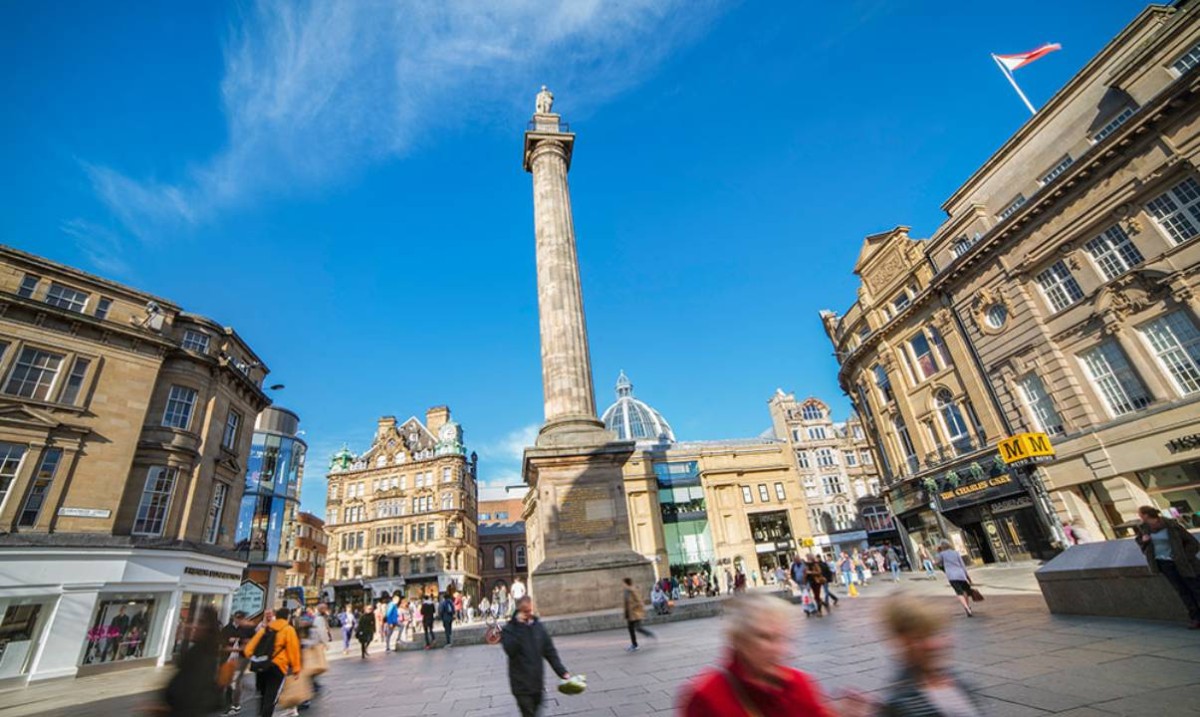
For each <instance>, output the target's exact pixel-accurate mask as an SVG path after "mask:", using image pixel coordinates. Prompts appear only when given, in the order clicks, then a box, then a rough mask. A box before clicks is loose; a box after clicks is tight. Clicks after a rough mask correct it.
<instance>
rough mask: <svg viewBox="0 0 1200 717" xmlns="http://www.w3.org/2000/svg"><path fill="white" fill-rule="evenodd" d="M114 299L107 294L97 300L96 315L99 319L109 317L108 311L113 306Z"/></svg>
mask: <svg viewBox="0 0 1200 717" xmlns="http://www.w3.org/2000/svg"><path fill="white" fill-rule="evenodd" d="M112 301H113V300H112V299H110V298H108V297H107V296H101V297H100V300H99V301H97V302H96V313H95V314H94V316H95V317H96V318H97V319H106V318H108V311H109V309H111V308H112Z"/></svg>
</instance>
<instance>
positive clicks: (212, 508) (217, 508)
mask: <svg viewBox="0 0 1200 717" xmlns="http://www.w3.org/2000/svg"><path fill="white" fill-rule="evenodd" d="M228 493H229V486H228V485H226V484H225V483H221V482H220V481H218V482H216V483H213V499H212V504H211V505H209V506H208V528H207V529H206V530H205V531H204V542H206V543H209V544H212V543H215V542H217V538H218V537H219V536H220V534H221V518H222V517H224V515H225V497H226V495H227V494H228Z"/></svg>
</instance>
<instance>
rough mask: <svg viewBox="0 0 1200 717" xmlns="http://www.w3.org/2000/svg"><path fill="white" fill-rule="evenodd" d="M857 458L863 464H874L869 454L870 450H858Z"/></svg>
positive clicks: (873, 459)
mask: <svg viewBox="0 0 1200 717" xmlns="http://www.w3.org/2000/svg"><path fill="white" fill-rule="evenodd" d="M858 459H859V461H861V462H862V464H863V465H864V466H869V465H874V463H875V458H874V457H872V456H871V452H870V451H859V452H858Z"/></svg>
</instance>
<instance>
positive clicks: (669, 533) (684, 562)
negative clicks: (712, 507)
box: [654, 461, 715, 578]
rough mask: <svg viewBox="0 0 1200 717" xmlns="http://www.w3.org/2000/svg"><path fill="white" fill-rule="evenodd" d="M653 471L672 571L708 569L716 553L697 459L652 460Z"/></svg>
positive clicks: (681, 574) (678, 573)
mask: <svg viewBox="0 0 1200 717" xmlns="http://www.w3.org/2000/svg"><path fill="white" fill-rule="evenodd" d="M654 474H655V478H656V479H657V482H658V503H659V507H660V508H661V510H662V522H663V538H664V542H665V544H666V547H667V556H668V560H669V561H670V564H671V574H672V575H674V576H675V577H677V578H682V577H684V576H685V575H688V574H689V573H695V572H703V573H711V572H712V569H713V565H714V558H715V553H714V552H713V541H712V533H711V531H710V530H709V527H708V506H707V505H706V504H705V499H704V488H703V486H701V484H700V469H699V463H698V462H696V461H674V462H662V463H655V464H654Z"/></svg>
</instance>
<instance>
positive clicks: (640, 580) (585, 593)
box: [529, 550, 654, 615]
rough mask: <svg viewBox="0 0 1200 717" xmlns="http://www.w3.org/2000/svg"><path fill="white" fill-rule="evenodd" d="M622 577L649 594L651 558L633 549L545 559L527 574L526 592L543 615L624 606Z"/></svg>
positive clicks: (639, 590) (651, 573)
mask: <svg viewBox="0 0 1200 717" xmlns="http://www.w3.org/2000/svg"><path fill="white" fill-rule="evenodd" d="M625 578H630V579H632V580H633V584H634V585H635V586H637V588H638V592H640V593H646V594H649V590H650V586H651V585H652V584H653V583H654V568H653V566H651V565H650V561H649V560H647V559H646V558H644V557H642V556H641V555H638V554H637V553H635V552H633V551H632V550H630V551H626V552H624V553H608V554H594V553H588V554H586V555H577V556H572V557H569V558H560V559H557V560H546V561H544V562H543V563H542V564H541V565H539V566H538V567H537V569H536V570H534V571H533V572H532V573H531V574H530V576H529V594H530V595H532V596H533V599H534V602H535V603H536V605H537V609H538V612H539V613H541V614H542V615H565V614H568V613H576V612H592V611H594V610H609V609H612V608H618V607H624V605H625V602H624V595H625V593H624V590H625V585H624V584H623V583H622V581H623V580H624V579H625Z"/></svg>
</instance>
